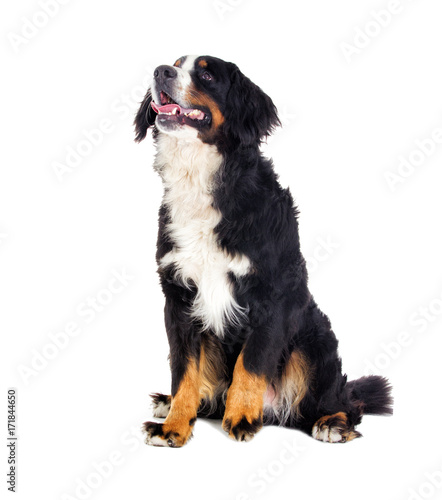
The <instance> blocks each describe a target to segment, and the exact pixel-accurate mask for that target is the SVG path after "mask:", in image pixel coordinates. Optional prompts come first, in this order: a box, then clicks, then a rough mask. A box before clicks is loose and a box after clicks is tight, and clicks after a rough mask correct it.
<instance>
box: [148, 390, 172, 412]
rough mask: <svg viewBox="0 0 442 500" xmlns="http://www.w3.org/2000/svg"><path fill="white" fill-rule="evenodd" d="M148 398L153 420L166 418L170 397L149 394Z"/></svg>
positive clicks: (170, 401)
mask: <svg viewBox="0 0 442 500" xmlns="http://www.w3.org/2000/svg"><path fill="white" fill-rule="evenodd" d="M150 397H151V398H152V409H153V416H154V417H155V418H166V417H167V415H168V414H169V411H170V405H171V403H172V396H169V395H166V394H160V393H158V392H156V393H155V394H150Z"/></svg>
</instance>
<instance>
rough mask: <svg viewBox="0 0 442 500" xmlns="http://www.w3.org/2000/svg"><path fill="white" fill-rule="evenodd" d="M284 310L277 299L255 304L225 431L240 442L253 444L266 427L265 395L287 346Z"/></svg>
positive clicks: (232, 388)
mask: <svg viewBox="0 0 442 500" xmlns="http://www.w3.org/2000/svg"><path fill="white" fill-rule="evenodd" d="M280 307H281V306H280V304H279V303H278V301H277V300H276V301H275V300H271V299H268V300H262V301H260V302H258V301H256V302H255V310H254V311H252V314H251V317H250V320H251V323H250V327H251V333H250V335H249V337H248V339H247V340H246V343H245V344H244V346H243V348H242V351H241V353H240V355H239V356H238V359H237V360H236V364H235V368H234V371H233V378H232V383H231V385H230V388H229V390H228V392H227V400H226V409H225V412H224V418H223V429H224V430H225V431H226V432H228V433H229V437H231V438H232V439H236V440H237V441H249V440H250V439H252V438H253V436H254V435H255V433H256V432H258V431H259V430H260V429H261V427H262V425H263V406H264V394H265V392H266V389H267V386H268V383H269V381H270V380H271V379H272V377H273V376H275V374H276V371H277V366H278V361H279V359H280V355H281V352H282V349H283V346H284V342H283V338H282V335H283V333H282V332H283V325H282V324H281V322H282V319H281V318H282V314H281V311H280Z"/></svg>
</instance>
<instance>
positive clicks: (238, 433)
mask: <svg viewBox="0 0 442 500" xmlns="http://www.w3.org/2000/svg"><path fill="white" fill-rule="evenodd" d="M261 428H262V415H258V416H257V417H255V418H253V417H252V416H250V415H249V416H245V415H242V416H241V417H240V418H238V417H237V418H235V419H234V420H232V418H229V417H228V416H227V417H224V420H223V429H224V430H225V431H226V432H227V433H228V434H229V437H230V438H232V439H235V440H236V441H250V440H251V439H253V437H254V436H255V434H256V433H257V432H258V431H259V430H260V429H261Z"/></svg>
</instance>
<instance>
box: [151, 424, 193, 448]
mask: <svg viewBox="0 0 442 500" xmlns="http://www.w3.org/2000/svg"><path fill="white" fill-rule="evenodd" d="M195 420H196V419H195V418H194V419H191V420H190V421H189V424H188V426H186V428H181V430H180V432H178V431H177V430H174V427H173V425H170V424H166V423H164V424H160V423H157V422H144V424H143V426H142V430H143V432H145V433H146V439H145V440H144V442H145V443H146V444H149V445H151V446H163V447H167V448H181V446H184V445H185V444H186V443H187V441H189V440H190V439H191V438H192V427H193V425H194V423H195Z"/></svg>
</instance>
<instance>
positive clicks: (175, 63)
mask: <svg viewBox="0 0 442 500" xmlns="http://www.w3.org/2000/svg"><path fill="white" fill-rule="evenodd" d="M181 62H182V61H181V59H177V60H176V61H175V62H174V63H173V65H174V66H177V67H178V68H179V67H180V66H181Z"/></svg>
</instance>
